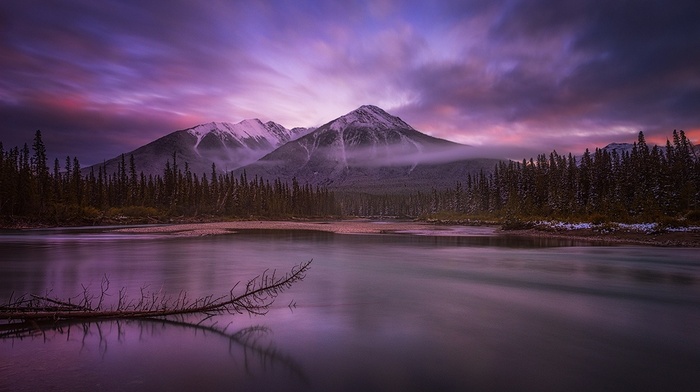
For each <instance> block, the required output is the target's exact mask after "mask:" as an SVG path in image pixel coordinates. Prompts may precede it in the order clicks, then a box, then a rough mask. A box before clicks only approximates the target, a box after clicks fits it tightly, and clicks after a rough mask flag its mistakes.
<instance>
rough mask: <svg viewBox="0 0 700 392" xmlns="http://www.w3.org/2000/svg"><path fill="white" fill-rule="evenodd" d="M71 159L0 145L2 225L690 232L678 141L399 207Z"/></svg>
mask: <svg viewBox="0 0 700 392" xmlns="http://www.w3.org/2000/svg"><path fill="white" fill-rule="evenodd" d="M83 173H84V171H83V170H82V169H81V167H80V162H79V161H78V159H77V158H72V159H71V158H70V157H67V158H66V160H65V162H64V163H63V165H61V162H59V160H58V159H56V160H55V161H54V165H53V170H49V167H48V165H47V157H46V148H45V146H44V143H43V141H42V139H41V132H40V131H37V132H36V134H35V137H34V141H33V144H32V148H31V150H30V148H29V146H28V145H27V144H25V145H24V146H23V147H22V148H18V147H15V148H12V149H10V150H7V151H5V150H4V149H3V146H2V143H0V220H2V221H4V222H6V223H7V222H13V221H14V220H18V219H19V220H20V221H21V220H25V221H26V220H29V221H38V222H45V223H49V224H51V223H55V224H61V223H71V222H85V221H88V222H90V221H93V222H98V221H101V220H104V218H114V217H120V216H121V217H123V216H127V217H141V218H143V217H152V216H156V217H161V218H162V217H201V216H205V217H206V216H216V217H221V216H223V217H232V218H249V217H260V218H286V217H329V216H334V217H336V216H375V217H377V216H392V217H394V216H398V217H436V216H437V217H440V216H444V217H447V218H448V219H461V218H477V219H493V220H501V221H506V222H507V221H509V220H516V221H517V220H524V219H533V218H535V219H536V218H553V219H561V220H567V221H571V220H589V221H590V220H593V221H596V220H601V221H620V222H624V221H662V220H664V219H667V218H669V219H681V220H683V219H687V218H691V219H690V220H696V221H700V157H699V156H698V153H697V151H696V149H695V148H694V147H693V145H692V143H691V142H690V140H689V139H688V138H687V137H686V135H685V133H684V132H683V131H673V136H672V139H671V140H668V141H667V142H666V145H665V146H663V147H659V146H653V147H649V146H648V145H647V143H646V140H645V137H644V134H643V133H642V132H640V133H639V135H638V139H637V142H635V143H634V145H633V147H632V149H631V151H621V152H619V151H616V150H612V151H609V150H606V149H596V150H595V151H593V152H590V151H589V150H586V152H585V153H584V154H583V156H581V157H580V158H577V157H574V156H573V155H572V154H568V155H560V154H558V153H557V152H556V151H552V152H551V153H549V154H540V155H538V156H537V157H536V158H531V159H530V160H523V161H521V162H517V161H501V162H499V163H498V164H497V165H496V166H495V167H494V169H493V170H492V171H488V172H487V171H480V172H479V173H475V174H470V175H468V176H467V177H466V178H462V179H458V182H457V183H456V185H455V186H454V187H452V188H448V189H441V190H438V189H433V190H432V191H429V192H414V193H412V194H408V195H371V194H357V193H340V194H335V193H334V192H331V191H329V190H328V189H327V188H323V187H312V186H311V185H308V184H304V185H302V184H300V183H299V182H298V181H296V179H294V180H292V182H291V184H288V183H286V182H284V181H281V180H280V179H275V180H273V181H272V182H270V181H269V180H263V179H261V178H258V177H257V176H256V177H255V178H252V179H251V178H247V176H246V174H245V173H243V174H240V175H239V176H234V175H233V174H231V173H219V172H217V170H216V166H215V165H212V170H211V173H209V175H207V174H202V175H198V174H196V173H193V172H191V171H190V169H189V166H188V164H187V163H184V164H180V163H178V161H177V156H176V155H175V154H173V158H172V161H168V162H167V163H166V165H165V168H164V169H163V173H162V175H148V176H146V175H144V174H143V173H142V172H141V173H138V172H137V169H136V164H135V162H134V158H133V156H130V157H129V158H128V159H127V157H126V156H125V155H122V156H121V161H120V164H119V165H118V169H117V171H116V172H114V173H107V172H106V170H105V168H104V167H103V166H97V169H95V168H94V167H93V168H91V169H90V171H89V172H88V173H87V174H83Z"/></svg>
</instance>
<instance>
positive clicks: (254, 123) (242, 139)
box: [186, 118, 294, 148]
mask: <svg viewBox="0 0 700 392" xmlns="http://www.w3.org/2000/svg"><path fill="white" fill-rule="evenodd" d="M186 131H187V132H188V133H190V134H191V135H194V136H195V137H197V142H196V143H195V148H197V147H199V146H200V144H201V143H202V140H205V139H207V138H211V137H216V138H218V139H221V140H232V141H233V140H235V141H236V142H238V143H240V144H241V145H245V144H250V143H247V141H249V140H254V141H257V142H258V143H259V142H266V144H269V145H272V146H279V145H282V144H283V143H286V142H288V141H289V140H291V139H292V137H293V136H294V134H293V132H292V131H290V130H288V129H287V128H285V127H283V126H281V125H279V124H277V123H274V122H272V121H268V122H267V123H263V122H262V121H260V120H259V119H257V118H253V119H247V120H243V121H241V122H239V123H236V124H231V123H228V122H210V123H205V124H200V125H197V126H195V127H192V128H189V129H187V130H186ZM258 143H256V144H258Z"/></svg>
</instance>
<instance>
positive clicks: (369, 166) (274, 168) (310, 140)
mask: <svg viewBox="0 0 700 392" xmlns="http://www.w3.org/2000/svg"><path fill="white" fill-rule="evenodd" d="M470 154H473V150H472V149H471V148H470V147H468V146H465V145H462V144H458V143H453V142H450V141H447V140H444V139H439V138H435V137H432V136H428V135H426V134H424V133H421V132H419V131H417V130H415V129H414V128H413V127H411V126H410V125H408V124H407V123H406V122H404V121H403V120H402V119H400V118H399V117H396V116H392V115H390V114H389V113H387V112H385V111H384V110H382V109H380V108H378V107H376V106H371V105H365V106H361V107H359V108H358V109H355V110H353V111H352V112H350V113H348V114H345V115H343V116H341V117H338V118H337V119H335V120H333V121H330V122H328V123H326V124H324V125H322V126H320V127H319V128H317V129H316V130H314V131H313V132H311V133H309V134H307V135H305V136H302V137H300V138H298V139H296V140H294V141H291V142H289V143H287V144H285V145H283V146H281V147H280V148H278V149H276V150H275V151H273V152H271V153H269V154H268V155H266V156H264V157H263V158H261V159H260V160H258V161H257V162H255V163H252V164H250V165H248V166H245V167H243V168H241V169H238V171H240V172H242V171H243V170H245V171H246V173H247V174H248V176H249V177H250V176H252V175H257V176H260V177H263V178H265V179H269V180H272V179H274V178H281V179H282V180H291V179H292V178H296V179H297V180H298V181H299V182H301V183H304V182H308V183H310V184H314V185H324V186H328V187H329V188H331V189H337V190H354V191H376V190H391V191H411V190H415V189H423V188H430V187H432V186H436V185H438V183H441V182H444V183H445V184H447V183H449V186H452V185H454V182H455V179H456V178H459V177H463V176H462V174H465V173H467V172H473V171H478V169H481V168H484V167H488V170H490V169H491V168H492V167H493V165H494V163H495V162H496V161H495V160H489V161H484V160H474V159H471V160H469V159H468V157H469V155H470ZM465 160H468V161H465ZM477 161H478V162H477ZM455 162H461V163H458V164H454V163H455ZM482 163H484V165H482ZM446 165H447V166H446ZM448 166H449V167H448ZM465 175H466V174H465ZM441 185H442V184H441Z"/></svg>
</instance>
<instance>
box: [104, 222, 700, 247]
mask: <svg viewBox="0 0 700 392" xmlns="http://www.w3.org/2000/svg"><path fill="white" fill-rule="evenodd" d="M239 230H306V231H320V232H328V233H334V234H409V235H410V234H413V235H436V236H456V237H460V236H462V237H465V236H492V235H504V236H520V237H538V238H557V239H575V240H583V241H590V242H592V243H604V244H611V245H622V244H627V245H641V246H660V247H688V248H697V247H700V232H697V231H691V232H668V233H654V234H646V233H641V232H615V233H600V232H595V231H593V230H590V229H577V230H566V231H561V230H559V231H543V230H536V229H527V230H503V229H501V228H500V227H498V226H487V225H484V226H465V225H459V224H449V223H439V224H436V223H430V222H415V221H372V220H368V219H357V220H342V221H333V220H320V221H228V222H226V221H225V222H208V223H180V224H172V225H162V226H160V225H159V226H148V227H130V228H114V229H110V230H108V231H110V232H115V233H134V234H163V235H172V236H179V237H198V236H208V235H223V234H232V233H235V232H236V231H239Z"/></svg>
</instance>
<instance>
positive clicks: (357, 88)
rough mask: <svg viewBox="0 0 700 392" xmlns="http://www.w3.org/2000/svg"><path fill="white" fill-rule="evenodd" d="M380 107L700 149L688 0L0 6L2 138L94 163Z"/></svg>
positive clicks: (436, 132) (472, 136)
mask: <svg viewBox="0 0 700 392" xmlns="http://www.w3.org/2000/svg"><path fill="white" fill-rule="evenodd" d="M364 104H371V105H377V106H379V107H381V108H383V109H385V110H386V111H388V112H389V113H391V114H393V115H396V116H399V117H401V118H402V119H403V120H404V121H406V122H407V123H409V124H411V125H412V126H413V127H414V128H416V129H418V130H420V131H422V132H424V133H427V134H429V135H432V136H436V137H440V138H444V139H448V140H451V141H455V142H459V143H465V144H469V145H472V146H476V147H478V148H480V149H483V150H484V151H487V150H488V151H492V152H493V151H496V152H497V153H498V154H503V155H504V157H508V158H515V159H520V158H525V157H530V156H532V155H533V154H537V153H547V152H550V151H551V150H553V149H557V151H558V152H562V153H566V152H574V153H580V152H581V151H582V150H583V149H585V148H591V149H593V148H595V147H603V146H605V145H607V144H608V143H611V142H633V141H635V140H636V138H637V134H638V133H639V132H640V131H643V132H644V133H645V135H646V137H647V141H648V142H654V143H665V141H666V139H667V138H670V137H671V132H672V131H673V130H674V129H678V130H681V129H682V130H684V131H685V132H686V134H687V135H688V136H689V137H690V138H691V140H692V141H693V142H695V143H700V7H698V6H697V3H696V1H695V0H689V1H687V0H664V1H647V0H634V1H624V0H615V1H610V0H602V1H597V0H596V1H594V0H558V1H549V0H548V1H544V0H444V1H435V2H431V1H424V0H421V1H393V0H377V1H346V2H341V1H332V2H331V1H328V2H326V1H307V0H297V1H291V0H290V1H235V0H208V1H180V0H167V1H156V0H149V1H141V0H135V1H130V0H124V1H109V0H100V1H94V0H75V1H71V0H64V1H49V0H26V1H3V2H1V3H0V141H2V142H3V145H4V147H5V149H8V148H10V147H14V146H21V145H22V144H23V143H25V142H27V143H28V144H29V145H30V146H31V142H32V138H33V136H34V133H35V132H36V130H41V132H42V135H43V139H44V142H45V144H46V146H47V149H48V152H49V155H51V156H60V157H65V156H66V155H70V156H73V157H77V158H79V159H80V161H81V164H83V166H85V165H86V164H93V163H98V162H102V161H103V160H105V159H109V158H112V157H114V156H116V155H118V154H121V153H124V152H128V151H131V150H133V149H134V148H137V147H139V146H141V145H143V144H146V143H148V142H150V141H153V140H155V139H157V138H159V137H161V136H164V135H166V134H168V133H170V132H173V131H175V130H179V129H185V128H190V127H193V126H195V125H198V124H201V123H206V122H211V121H227V122H239V121H241V120H244V119H248V118H259V119H261V120H263V121H275V122H277V123H279V124H282V125H283V126H285V127H287V128H292V127H297V126H304V127H308V126H319V125H322V124H324V123H326V122H328V121H331V120H333V119H335V118H337V117H339V116H341V115H344V114H346V113H348V112H350V111H352V110H354V109H356V108H357V107H359V106H361V105H364Z"/></svg>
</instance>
